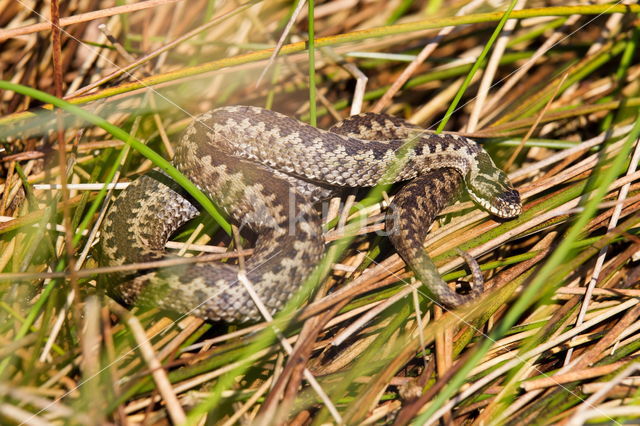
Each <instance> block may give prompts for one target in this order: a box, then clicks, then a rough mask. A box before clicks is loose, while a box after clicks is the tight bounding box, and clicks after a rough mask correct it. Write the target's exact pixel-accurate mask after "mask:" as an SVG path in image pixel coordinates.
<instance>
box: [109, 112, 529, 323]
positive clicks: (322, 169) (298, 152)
mask: <svg viewBox="0 0 640 426" xmlns="http://www.w3.org/2000/svg"><path fill="white" fill-rule="evenodd" d="M174 164H175V166H176V168H178V169H179V170H180V171H181V172H182V173H183V174H185V175H186V176H187V177H188V178H189V179H191V181H192V182H194V183H195V184H196V185H198V187H199V188H200V189H201V190H202V191H204V192H205V193H206V194H207V195H208V196H209V197H210V198H211V199H213V200H214V201H215V202H216V204H217V205H218V206H220V207H221V208H222V209H224V211H225V212H226V214H227V215H228V216H229V217H230V218H231V219H232V220H233V221H235V222H236V223H237V224H239V225H240V226H241V228H242V229H250V230H251V231H253V232H254V233H255V235H257V239H256V241H255V246H254V254H253V255H252V256H251V257H250V258H248V259H247V261H246V263H245V266H244V267H245V270H246V276H247V278H248V280H249V281H250V282H251V283H252V284H253V286H254V288H255V289H256V291H257V293H258V295H259V296H260V298H261V300H262V301H263V302H264V304H265V305H266V307H267V308H268V310H269V311H270V312H271V313H275V312H277V311H278V310H280V309H281V308H282V307H283V306H284V304H285V303H286V302H287V301H288V300H289V298H290V296H291V295H292V294H293V293H295V291H296V290H297V289H298V287H299V286H300V284H301V283H302V282H304V280H305V279H306V278H307V277H308V276H309V275H310V273H311V272H312V270H313V268H314V267H315V266H316V265H317V264H318V263H319V262H320V259H321V256H322V253H323V249H324V244H323V239H322V227H321V215H320V213H319V212H318V210H317V208H316V207H315V204H316V203H317V202H318V201H320V200H324V199H327V198H329V197H331V196H333V195H334V194H336V193H337V192H338V191H340V190H341V189H344V188H351V187H371V186H374V185H377V184H381V183H384V184H386V183H394V182H401V181H408V183H407V184H406V185H404V186H403V187H402V188H401V189H400V191H399V192H398V193H397V195H396V197H395V199H394V201H393V202H392V204H391V206H390V208H389V210H388V213H387V220H386V223H387V229H388V230H389V234H390V238H391V241H392V242H393V244H394V245H395V247H396V249H397V250H398V252H399V253H400V255H401V256H402V257H403V258H404V260H405V261H406V262H407V264H408V265H410V267H411V268H412V269H413V270H414V272H415V274H416V276H417V278H418V279H420V280H421V281H422V282H423V284H425V285H426V286H427V288H428V289H429V291H430V292H431V293H432V295H433V296H434V298H435V299H436V300H437V301H438V302H440V303H442V304H443V305H445V306H446V307H449V308H454V307H457V306H460V305H462V304H465V303H467V302H469V301H470V300H472V299H473V298H475V297H477V295H478V293H479V292H481V291H482V290H481V289H478V288H474V289H472V292H471V293H470V294H467V295H462V294H458V293H456V292H454V291H452V290H451V289H450V288H449V287H448V286H447V284H446V283H445V282H444V281H443V280H442V279H441V278H440V276H439V275H438V273H437V270H436V268H435V265H434V264H433V262H432V261H431V259H430V258H429V257H428V256H427V255H426V253H425V252H424V250H423V247H422V242H423V241H424V238H425V236H426V234H427V232H428V229H429V227H430V225H431V223H432V222H433V221H434V220H435V218H436V216H437V214H438V212H439V211H440V210H441V209H442V208H444V207H446V206H447V205H448V204H450V203H451V202H452V201H453V200H454V199H455V198H456V197H457V195H458V192H459V188H460V187H461V184H462V183H463V182H464V186H465V187H466V189H467V192H468V193H469V195H470V197H471V198H472V199H473V200H474V201H476V202H477V203H478V204H479V205H480V206H482V207H483V208H485V209H487V210H488V211H489V212H490V213H492V214H494V215H497V216H499V217H504V218H510V217H515V216H517V215H518V214H519V213H520V211H521V203H520V196H519V193H518V192H517V191H516V190H515V189H513V188H512V186H511V184H510V183H509V180H508V178H507V177H506V175H505V174H504V173H503V172H502V171H501V170H500V169H498V168H497V167H496V166H495V165H494V163H493V161H492V160H491V158H490V157H489V155H488V154H487V153H486V152H485V151H484V150H483V149H482V147H481V146H480V145H478V144H477V143H475V142H474V141H472V140H470V139H467V138H464V137H461V136H457V135H448V134H438V135H437V134H430V133H425V132H424V131H423V130H421V129H419V128H417V127H416V126H414V125H412V124H409V123H407V122H405V121H404V120H401V119H398V118H395V117H391V116H388V115H384V114H371V113H365V114H360V115H357V116H353V117H350V118H348V119H346V120H344V121H342V122H340V123H338V124H336V125H334V126H333V127H332V128H331V129H329V130H321V129H317V128H315V127H312V126H310V125H308V124H304V123H302V122H300V121H298V120H295V119H292V118H289V117H287V116H285V115H282V114H279V113H276V112H273V111H269V110H265V109H261V108H256V107H248V106H233V107H223V108H218V109H215V110H213V111H210V112H207V113H204V114H202V115H200V116H198V117H196V118H195V119H194V120H193V122H192V123H191V124H190V125H189V126H188V128H187V129H186V131H185V132H184V134H183V136H182V138H181V139H180V141H179V143H178V145H177V148H176V154H175V158H174ZM198 214H199V210H198V208H197V207H196V206H195V205H194V203H193V202H192V201H191V200H190V199H189V197H187V196H185V195H183V193H182V191H181V190H180V188H178V187H177V185H176V184H175V183H174V182H173V181H171V180H170V179H169V178H168V177H167V176H166V175H164V174H162V173H160V172H157V171H154V172H152V173H149V174H147V175H144V176H141V177H140V178H138V179H136V180H135V181H134V182H133V183H132V184H131V185H130V186H129V187H127V189H125V190H124V191H123V192H122V193H120V195H119V196H118V197H117V199H116V201H115V202H114V204H113V206H112V207H111V208H110V210H109V212H108V213H107V216H106V217H105V220H104V223H103V226H102V238H101V244H100V249H101V261H100V262H101V263H102V264H104V265H123V264H127V263H135V262H148V261H154V260H160V259H165V258H166V257H167V254H166V253H165V251H164V245H165V243H166V241H167V240H168V238H169V237H170V235H171V234H172V233H173V232H175V230H176V229H178V228H179V227H180V226H182V225H183V224H184V223H185V222H187V221H188V220H190V219H192V218H194V217H196V216H197V215H198ZM238 272H239V270H238V267H236V266H234V265H230V264H225V263H219V262H214V263H196V264H189V265H183V266H172V267H169V268H161V269H156V270H151V271H150V272H149V271H146V272H144V271H143V272H140V273H137V274H133V275H132V274H130V273H121V274H118V275H115V276H111V277H110V286H109V288H110V291H111V292H112V293H113V294H115V295H116V296H118V297H119V298H121V299H123V300H124V301H125V302H126V303H130V304H133V303H143V304H147V305H152V306H158V307H160V308H163V309H168V310H172V311H176V312H182V313H186V312H188V313H192V314H194V315H197V316H200V317H203V318H205V319H209V320H214V321H217V320H224V321H228V322H246V321H255V320H259V319H260V318H261V316H260V314H259V312H258V310H257V308H256V306H255V304H254V302H253V300H252V299H251V298H250V296H249V295H248V294H247V292H246V290H245V288H244V286H243V285H242V284H241V283H239V282H238Z"/></svg>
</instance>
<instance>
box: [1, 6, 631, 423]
mask: <svg viewBox="0 0 640 426" xmlns="http://www.w3.org/2000/svg"><path fill="white" fill-rule="evenodd" d="M290 3H291V2H283V1H277V0H274V1H264V2H259V1H252V2H249V3H246V4H241V3H240V2H221V1H218V2H215V1H206V0H190V1H188V2H187V1H141V2H137V3H133V4H131V5H121V4H120V3H117V7H114V6H116V5H115V4H114V2H111V1H101V0H95V1H88V2H85V1H79V0H69V1H65V2H60V1H52V2H33V1H27V0H19V1H13V0H5V1H0V25H1V26H2V28H3V29H2V30H0V43H1V45H2V49H1V50H0V59H1V60H0V67H1V68H0V71H1V72H2V74H1V75H2V79H3V80H5V81H10V82H13V83H20V84H22V85H25V86H29V87H31V88H35V89H39V90H41V91H44V92H48V93H51V94H56V95H57V96H58V97H61V98H65V99H67V100H68V101H69V102H71V103H73V104H76V105H79V106H81V107H82V108H84V109H86V110H88V111H90V112H93V113H94V114H97V115H99V116H101V117H102V118H104V119H106V120H107V121H108V122H109V123H112V124H114V125H116V126H117V127H119V128H120V129H122V130H124V131H125V132H126V133H127V134H129V135H132V136H134V137H135V138H137V139H139V140H142V141H144V142H145V143H146V144H147V145H148V146H149V147H150V148H151V149H153V150H154V151H155V152H157V153H159V154H161V155H162V156H163V157H165V158H166V159H170V158H171V156H172V155H173V148H172V145H173V144H174V141H175V140H176V136H177V134H178V133H179V132H180V131H181V129H183V128H184V127H185V125H186V124H187V123H188V122H189V121H190V120H191V118H192V116H194V115H197V114H198V113H200V112H204V111H206V110H208V109H211V108H214V107H217V106H221V105H232V104H240V103H242V104H251V105H258V106H266V107H269V108H273V109H275V110H278V111H281V112H284V113H286V114H288V115H291V116H296V117H298V118H300V119H302V120H305V121H310V120H311V121H313V120H317V122H318V125H319V126H320V127H324V128H326V127H328V126H330V125H331V124H332V123H334V122H335V120H337V119H340V118H344V117H346V116H348V115H349V113H350V112H354V109H355V110H357V109H358V108H359V105H362V110H364V111H379V112H387V113H390V114H394V115H398V116H402V117H404V118H406V119H408V120H409V121H411V122H413V123H417V124H420V125H422V126H424V127H425V128H430V129H436V128H437V127H438V126H443V125H444V124H446V129H447V130H451V131H460V132H462V133H463V134H468V135H471V136H475V137H476V138H481V139H480V140H481V141H482V142H484V143H485V146H486V147H487V149H488V150H489V151H490V152H491V154H492V156H493V157H494V159H495V160H496V162H497V163H498V164H499V165H501V166H503V167H504V168H505V169H507V170H508V172H509V173H510V175H511V177H512V179H513V181H514V182H515V183H516V185H517V187H518V188H519V189H520V191H521V193H522V194H523V197H524V200H525V211H524V213H523V214H522V215H521V217H519V218H518V219H516V220H513V221H506V222H498V221H495V220H494V219H493V218H491V217H489V216H488V215H487V214H486V213H484V212H482V211H480V210H478V209H477V208H476V207H474V206H473V205H472V204H471V203H470V202H468V201H464V200H462V202H460V203H458V204H456V205H454V206H452V207H450V208H448V209H447V210H446V211H445V212H443V214H442V220H441V221H440V223H439V224H438V225H437V226H435V227H434V229H433V230H432V232H431V234H430V236H429V238H428V241H427V242H426V250H427V251H428V252H429V253H430V254H431V255H432V257H434V259H435V260H436V263H437V264H438V265H439V266H440V267H441V272H442V273H443V274H444V276H445V278H446V279H448V280H451V281H453V280H455V279H458V278H462V277H464V276H465V275H466V272H464V271H463V270H462V269H461V266H462V260H461V259H459V258H458V257H457V255H456V252H455V248H456V247H460V248H462V249H464V250H466V251H467V252H469V253H470V254H472V255H473V256H474V257H475V258H476V259H478V261H479V263H480V264H481V266H482V267H483V269H484V270H485V278H486V279H487V288H488V289H487V295H486V297H483V298H482V299H481V300H480V301H479V302H478V303H477V304H475V305H474V306H472V307H470V308H468V309H465V310H459V311H455V312H443V311H442V310H440V309H439V308H437V307H433V304H432V303H431V302H430V300H429V298H428V297H427V295H426V294H424V291H423V290H422V289H421V287H420V286H419V283H417V282H415V281H413V280H412V274H411V273H410V272H408V271H407V270H406V268H405V265H404V263H403V262H402V260H401V259H400V258H399V257H398V256H397V254H395V252H394V250H393V248H392V247H391V246H390V245H389V244H388V242H387V240H386V238H381V237H379V236H378V235H377V231H380V230H382V228H383V220H382V219H383V213H384V208H385V206H386V205H387V200H386V199H385V197H383V195H384V196H386V193H385V194H382V193H381V192H380V191H374V194H369V195H368V196H364V197H362V196H360V197H358V198H355V199H354V198H350V199H347V200H346V203H345V202H344V201H345V200H343V203H342V204H338V203H337V202H334V203H333V204H332V208H331V209H330V215H329V217H328V219H327V220H328V224H329V226H328V231H327V234H326V240H327V242H328V243H329V245H328V249H327V253H328V256H329V258H330V259H331V260H332V261H331V262H330V263H329V266H328V267H327V268H326V269H327V270H326V272H327V276H326V277H325V278H324V279H323V280H322V283H321V284H320V285H319V286H317V288H315V289H314V292H313V296H312V299H311V300H308V301H300V304H299V307H298V308H297V309H296V310H295V311H293V312H291V313H288V314H286V315H283V316H282V317H283V318H280V319H277V320H276V321H277V324H278V326H277V327H278V328H277V329H276V328H275V327H272V325H270V324H269V323H260V324H255V325H252V326H247V327H236V326H232V325H225V324H212V323H206V322H203V321H202V320H200V319H198V318H194V317H189V316H179V315H177V314H173V313H168V312H160V311H158V310H154V309H151V310H149V309H141V308H138V307H123V306H120V305H118V304H117V303H116V302H114V301H113V300H111V299H109V298H108V297H106V296H104V295H103V294H102V293H101V291H98V290H97V289H96V282H97V277H98V276H99V275H100V274H104V273H106V272H109V270H108V269H105V268H97V265H96V264H95V261H94V260H93V259H92V257H91V253H92V252H91V246H92V245H93V244H95V242H96V238H99V235H96V228H97V224H98V223H99V220H100V217H101V212H102V211H103V210H104V208H105V207H106V205H107V202H106V201H105V200H108V199H109V198H110V197H109V196H107V197H106V198H103V195H104V194H102V193H99V192H98V191H97V190H96V188H95V187H88V188H87V187H85V188H83V187H82V186H81V185H80V184H95V183H105V182H127V181H128V180H130V178H131V177H133V176H134V175H135V174H139V173H143V172H145V171H146V170H149V169H150V168H152V167H153V163H152V162H151V161H150V160H149V159H147V158H145V157H144V156H142V155H140V154H139V153H138V152H136V151H135V150H132V149H129V146H128V145H126V144H124V143H123V142H122V141H119V140H116V139H114V138H113V137H112V135H111V134H109V133H107V132H106V131H105V130H103V129H102V128H100V127H98V126H91V125H88V124H82V122H80V120H78V119H74V118H73V116H72V115H70V114H65V113H63V112H62V111H61V110H57V112H56V113H55V114H52V113H51V111H50V106H48V105H43V103H42V102H40V101H39V100H37V99H36V98H35V97H34V96H35V94H32V95H30V96H26V95H24V94H21V93H18V92H17V91H12V90H3V91H2V92H0V111H1V113H2V115H3V117H2V118H1V119H0V143H1V145H0V149H1V151H0V179H1V180H0V268H1V271H2V272H1V273H0V294H1V295H2V299H1V301H0V395H1V396H2V398H0V423H2V424H33V425H44V424H51V423H53V424H66V423H68V424H105V423H115V424H138V423H140V424H142V423H144V424H156V423H159V424H163V423H170V422H171V423H175V424H184V423H188V424H235V423H242V424H249V423H251V424H254V423H255V424H278V423H286V424H296V425H298V424H322V423H327V422H329V423H331V422H333V423H338V422H344V423H346V424H407V423H409V422H412V421H415V422H416V423H418V424H423V423H427V422H438V421H440V422H445V423H463V422H464V423H474V424H481V423H512V424H522V423H525V422H533V423H542V424H548V423H567V424H581V423H583V422H585V421H587V419H596V420H599V421H607V422H613V421H615V422H623V421H625V420H628V419H637V418H638V417H640V409H639V408H638V406H639V405H638V398H639V397H640V393H639V391H638V389H639V388H638V379H637V377H635V376H637V375H638V374H639V372H638V368H639V364H637V363H636V359H637V357H638V351H639V350H640V339H638V337H640V331H639V329H640V322H639V321H638V316H639V314H640V305H638V296H640V289H639V288H638V284H639V283H640V265H639V264H638V253H639V252H640V236H639V234H640V227H639V223H640V214H638V210H639V207H640V173H639V172H638V171H637V170H636V167H637V165H638V161H639V160H640V148H639V146H640V145H639V144H638V143H637V138H638V134H639V133H640V126H639V125H638V117H639V114H638V110H639V106H640V93H639V92H640V84H639V82H640V61H639V59H638V52H639V51H640V50H639V48H638V41H639V35H640V31H639V30H638V13H639V12H640V8H639V7H638V6H637V5H633V6H628V7H626V6H625V5H624V3H616V4H615V5H613V6H612V5H608V4H596V5H592V4H591V2H586V1H584V2H577V3H583V4H582V5H581V6H580V7H579V6H575V7H574V6H554V5H553V4H547V3H545V2H540V1H536V2H524V1H522V2H514V3H513V4H512V5H514V6H515V8H514V10H513V12H511V17H515V18H517V19H512V20H509V21H506V23H504V27H503V28H502V31H495V30H496V27H497V26H498V22H499V20H500V18H501V17H502V13H501V12H504V11H505V10H507V7H508V6H509V4H503V5H501V6H498V7H496V8H493V6H488V5H487V4H485V3H484V2H480V1H472V2H469V3H464V2H438V1H405V0H392V1H382V0H380V1H378V0H336V1H325V2H319V3H318V4H316V5H315V13H314V16H315V25H314V29H315V35H316V39H317V40H316V50H315V52H314V53H315V54H314V57H315V72H313V70H312V72H311V75H312V76H313V77H314V80H315V84H312V85H311V87H312V89H313V90H311V95H310V89H309V88H310V84H309V82H310V79H309V68H308V66H307V64H308V63H309V62H308V61H309V53H308V52H305V51H304V48H305V44H304V42H300V40H305V39H306V37H307V34H308V33H307V31H308V20H307V16H308V12H307V10H306V7H305V8H302V9H301V13H300V15H299V16H298V18H297V20H296V21H295V22H294V23H293V25H292V27H291V31H290V33H289V37H288V39H287V40H285V41H284V44H283V46H282V49H281V51H280V57H278V59H277V60H276V61H275V62H274V63H273V65H271V66H270V67H269V69H268V70H267V71H266V73H265V76H264V78H263V79H262V81H261V82H260V83H259V85H258V86H257V87H256V80H257V78H258V76H259V75H260V74H261V73H262V72H263V71H264V70H265V67H266V64H267V59H268V58H269V56H270V55H271V54H272V52H273V50H271V47H272V46H274V45H275V44H276V42H277V38H278V37H279V36H280V34H281V33H282V31H283V29H284V27H285V24H286V23H287V21H288V20H289V17H290V14H291V13H292V12H293V7H292V5H291V4H290ZM550 3H552V2H550ZM626 3H628V4H631V3H633V2H626ZM463 6H464V9H460V8H461V7H463ZM548 6H551V8H550V9H540V10H538V9H534V8H538V7H548ZM614 12H626V13H614ZM455 15H458V17H455ZM57 16H59V20H60V21H59V22H60V25H61V26H62V28H61V30H60V31H51V29H50V28H51V27H50V24H49V19H53V20H54V21H56V22H57V19H58V18H57ZM492 34H495V36H496V37H497V38H495V40H494V39H492ZM485 54H486V57H485V59H484V60H483V61H479V60H477V59H478V57H481V56H483V55H485ZM312 63H313V62H312ZM474 64H477V65H478V67H477V68H478V70H477V72H476V70H475V68H476V67H474ZM367 78H368V81H367ZM356 81H357V84H356ZM3 87H4V88H5V89H7V88H8V86H6V85H4V86H3ZM461 87H462V89H460V88H461ZM315 91H317V103H318V107H317V111H316V108H315V103H314V104H313V105H311V104H310V103H309V99H314V95H313V93H315ZM310 96H311V97H310ZM352 105H354V107H353V108H352V109H351V111H349V107H350V106H352ZM448 110H449V113H447V111H448ZM314 111H315V112H314ZM310 115H311V116H310ZM449 116H450V118H448V117H449ZM444 117H447V118H448V121H447V120H445V121H443V118H444ZM60 176H66V179H60ZM42 184H59V186H57V187H53V189H51V188H50V187H47V186H38V185H42ZM391 194H393V192H391ZM354 203H358V204H356V205H357V206H359V207H361V209H360V211H359V212H358V213H354V212H355V210H354V209H353V208H352V206H353V205H354ZM196 222H197V223H194V224H193V225H192V226H190V227H188V229H187V230H186V231H185V232H183V233H182V234H181V235H178V236H176V237H175V241H173V242H172V243H171V247H172V248H182V251H188V252H189V253H190V257H188V258H187V260H186V261H204V260H213V259H220V258H226V259H235V258H237V257H240V258H242V257H243V256H247V255H250V254H251V250H250V249H245V250H241V251H228V252H227V248H228V245H227V244H228V242H229V240H228V239H227V238H226V237H225V236H224V232H222V231H220V228H219V227H218V226H216V225H215V224H213V223H212V220H211V219H210V218H209V219H207V218H202V219H200V220H199V221H196ZM185 242H186V243H187V244H184V243H185ZM201 252H205V253H207V252H208V253H210V254H205V255H199V254H200V253H201ZM211 253H212V254H211ZM194 255H199V256H194ZM169 262H176V261H175V260H172V261H169ZM155 266H157V265H130V266H128V267H129V268H134V269H135V268H145V267H155ZM277 330H281V332H280V331H277ZM287 348H288V349H290V350H291V353H289V351H288V350H287Z"/></svg>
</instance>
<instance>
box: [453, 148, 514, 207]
mask: <svg viewBox="0 0 640 426" xmlns="http://www.w3.org/2000/svg"><path fill="white" fill-rule="evenodd" d="M476 160H477V161H476V165H477V167H474V168H472V170H471V172H470V173H469V175H468V176H467V179H465V180H466V184H467V191H468V192H469V196H470V197H471V199H472V200H473V201H474V202H476V203H477V204H479V205H480V206H481V207H482V208H484V209H485V210H487V211H488V212H489V213H491V214H492V215H495V216H498V217H501V218H504V219H509V218H513V217H516V216H518V215H519V214H520V213H522V202H521V200H520V193H519V192H518V191H517V190H516V189H514V188H513V186H511V182H510V181H509V178H508V177H507V175H506V173H505V172H503V171H502V170H500V169H499V168H497V167H496V165H495V164H494V163H493V161H492V160H491V157H489V154H487V153H486V152H480V153H478V155H477V157H476Z"/></svg>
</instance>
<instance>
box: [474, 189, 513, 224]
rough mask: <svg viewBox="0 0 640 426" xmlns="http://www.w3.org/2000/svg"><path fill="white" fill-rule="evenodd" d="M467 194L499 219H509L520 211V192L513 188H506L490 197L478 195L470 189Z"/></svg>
mask: <svg viewBox="0 0 640 426" xmlns="http://www.w3.org/2000/svg"><path fill="white" fill-rule="evenodd" d="M469 195H470V196H471V198H472V199H473V200H474V201H475V202H476V203H478V204H479V205H480V206H481V207H482V208H483V209H485V210H487V211H488V212H489V213H491V214H492V215H494V216H497V217H499V218H501V219H511V218H514V217H517V216H519V215H520V213H522V202H521V200H520V193H519V192H518V191H517V190H515V189H508V190H506V191H504V192H502V193H501V194H499V195H497V196H494V197H492V198H482V197H478V196H477V195H476V194H474V193H473V192H471V191H469Z"/></svg>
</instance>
